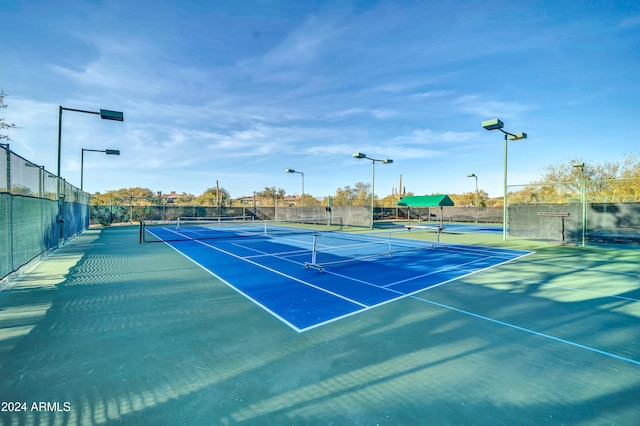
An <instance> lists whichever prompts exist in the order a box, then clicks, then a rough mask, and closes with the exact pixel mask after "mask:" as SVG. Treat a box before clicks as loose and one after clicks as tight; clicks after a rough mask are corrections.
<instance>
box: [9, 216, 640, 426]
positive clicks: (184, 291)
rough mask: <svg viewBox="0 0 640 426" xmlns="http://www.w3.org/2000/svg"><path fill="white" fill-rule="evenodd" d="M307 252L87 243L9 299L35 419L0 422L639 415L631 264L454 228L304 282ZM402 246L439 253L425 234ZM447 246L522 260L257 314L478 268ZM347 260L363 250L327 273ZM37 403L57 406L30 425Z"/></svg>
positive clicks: (92, 239)
mask: <svg viewBox="0 0 640 426" xmlns="http://www.w3.org/2000/svg"><path fill="white" fill-rule="evenodd" d="M338 232H341V231H339V230H338ZM300 238H302V236H301V235H298V234H293V233H292V234H291V235H289V236H287V235H281V236H279V237H276V238H273V241H271V242H267V240H268V238H266V237H264V236H262V237H260V236H251V237H249V238H234V239H233V241H231V239H229V240H227V241H224V240H225V239H224V238H217V239H211V240H208V239H203V240H200V241H198V242H196V241H187V240H183V241H171V242H167V244H164V243H158V244H139V243H138V241H139V228H137V227H126V226H123V227H111V228H93V229H90V230H88V231H85V232H84V233H83V234H82V235H80V236H79V237H78V238H76V239H75V240H73V241H71V242H69V243H68V244H65V245H64V246H63V247H62V248H61V249H59V250H58V251H56V252H55V253H54V254H53V255H51V256H50V257H49V258H48V259H46V260H45V261H44V262H42V263H40V264H39V265H37V266H36V267H34V268H33V269H32V270H30V271H28V273H25V274H24V275H23V276H22V277H21V278H20V279H19V280H18V281H16V282H14V283H12V284H11V285H10V286H8V287H6V288H4V289H3V290H2V292H1V297H0V337H1V338H0V354H1V355H0V375H2V377H3V380H2V381H1V382H0V395H1V396H2V398H0V399H2V401H3V402H8V401H15V402H26V403H27V404H29V406H28V408H29V409H28V410H23V411H15V410H14V411H7V410H4V411H1V412H0V419H1V420H0V423H2V424H6V425H19V424H52V425H64V424H83V425H85V424H91V425H93V424H106V425H110V424H144V425H146V424H219V425H273V424H296V425H298V424H308V425H325V424H353V425H375V424H390V425H391V424H393V425H422V424H476V425H496V424H505V425H512V424H532V425H541V424H584V425H586V424H634V423H636V422H637V419H639V418H640V405H639V404H638V402H637V397H638V395H639V394H640V327H638V323H639V321H640V303H639V302H640V266H639V265H640V253H639V252H638V250H608V249H599V248H589V247H586V248H582V247H568V246H557V245H547V244H542V243H532V242H529V241H524V240H517V239H512V240H510V241H507V242H503V241H501V236H500V235H494V234H491V233H477V234H467V233H451V234H447V233H446V232H445V234H443V235H442V241H441V244H442V245H446V246H447V247H446V248H445V247H439V246H437V245H436V246H435V247H424V248H419V249H412V250H408V251H406V252H399V253H397V254H393V255H392V256H382V257H381V258H380V257H379V256H378V257H375V258H372V259H369V260H367V259H362V260H358V261H356V262H347V263H344V264H335V265H333V266H332V265H330V264H327V263H329V261H328V260H327V257H323V256H322V255H321V253H320V252H317V253H316V254H317V255H318V258H317V259H316V264H317V265H321V264H323V262H324V263H325V264H326V266H325V270H324V272H320V271H319V270H318V268H316V267H309V268H308V269H307V268H305V267H304V263H305V262H309V259H310V255H311V254H312V253H313V251H312V250H311V249H309V247H307V246H306V244H307V243H305V245H303V244H302V243H301V242H299V241H298V242H295V241H290V240H296V241H297V240H299V239H300ZM322 238H324V236H323V237H319V238H318V239H322ZM381 238H383V239H384V238H385V237H381ZM398 239H400V238H398ZM407 239H416V242H414V243H415V244H418V243H422V244H429V243H434V242H437V241H436V235H435V234H434V233H424V234H421V235H420V236H418V235H417V234H416V235H413V233H412V236H411V238H407ZM218 240H220V241H218ZM262 240H265V241H262ZM280 240H283V241H280ZM276 241H280V242H279V243H276ZM203 243H204V244H203ZM234 243H235V244H239V245H240V246H235V245H234ZM317 243H318V242H317ZM205 244H209V245H211V246H214V247H216V248H215V249H214V248H211V247H208V246H206V245H205ZM273 244H280V246H277V245H273ZM456 244H461V245H465V246H466V245H472V246H474V248H475V249H478V250H480V248H482V249H484V248H486V249H488V250H489V251H490V252H491V253H493V255H494V256H496V257H502V255H503V254H507V253H509V252H511V251H514V252H516V253H530V254H527V255H525V256H516V257H515V258H513V259H511V260H510V261H504V260H506V259H505V258H503V259H502V261H500V262H498V261H492V262H490V261H488V260H483V261H482V262H486V265H485V266H486V267H484V268H477V269H476V267H473V269H469V270H468V273H466V274H460V275H458V276H457V278H455V277H454V276H449V277H448V280H447V279H444V278H443V279H442V280H434V281H430V282H431V283H436V282H439V283H443V282H444V284H441V285H435V284H434V285H431V286H430V285H429V284H426V285H424V290H418V289H415V290H407V291H405V292H404V294H403V295H401V296H400V297H398V298H396V299H393V298H388V299H384V298H380V299H375V300H372V301H368V302H366V303H363V302H362V300H361V299H359V298H360V297H361V296H362V295H363V294H368V292H360V291H358V292H355V291H354V292H353V293H354V294H352V295H351V297H352V298H354V299H356V298H358V299H357V300H359V301H360V303H362V304H363V305H366V308H365V307H362V309H361V310H358V309H356V310H355V311H353V313H347V314H345V313H344V312H341V313H339V312H335V313H333V314H331V315H328V316H327V317H324V319H322V320H319V319H316V316H318V315H326V314H327V313H326V312H324V311H322V310H320V311H318V313H317V314H316V315H315V316H313V315H308V314H307V313H304V315H300V316H298V317H296V316H295V315H294V316H293V317H289V316H288V315H290V314H291V312H293V311H287V309H288V308H285V309H284V310H280V309H281V308H280V307H274V306H272V307H270V308H268V309H267V308H266V307H267V306H268V304H267V303H270V302H268V301H269V300H271V299H277V300H280V301H281V302H282V303H283V304H287V303H288V304H290V303H291V302H292V301H293V300H295V297H294V296H295V294H297V295H300V294H302V295H306V293H297V291H296V292H294V293H295V294H294V293H292V294H290V295H287V294H286V292H287V289H288V288H290V287H293V286H296V284H295V283H296V282H297V281H296V279H301V278H299V277H304V278H306V280H309V281H311V280H319V281H313V282H314V283H318V282H319V283H321V282H322V281H323V280H326V281H333V280H336V282H340V283H341V284H340V285H339V286H337V287H341V286H342V285H343V282H344V281H343V278H340V277H339V275H345V277H349V279H353V278H354V277H357V278H358V279H360V280H362V281H366V282H367V283H373V284H374V285H373V286H369V285H367V286H368V287H371V294H378V292H381V291H383V290H386V289H385V288H384V286H385V285H387V284H389V283H390V282H391V281H389V280H398V279H399V278H398V277H400V276H406V277H410V278H413V280H412V281H416V282H418V281H421V280H422V278H416V277H417V276H418V275H419V273H418V272H417V271H413V270H412V269H413V268H415V269H420V270H422V273H423V274H424V273H427V272H429V271H432V270H434V268H435V269H436V270H437V269H441V268H443V267H445V266H448V267H452V269H458V268H460V266H459V265H462V264H463V263H465V261H466V262H468V261H470V260H473V259H476V258H475V257H472V256H470V255H469V254H466V255H464V256H462V257H463V259H464V260H452V259H449V258H448V257H446V256H454V257H455V256H457V255H456V253H457V251H459V250H458V249H455V248H454V249H453V250H450V249H452V248H453V247H451V246H453V245H456ZM176 247H179V248H180V250H182V249H183V248H184V249H185V250H186V249H187V248H189V250H193V251H194V252H198V253H200V252H201V253H203V254H202V255H201V256H202V257H201V258H200V259H199V262H203V263H204V262H205V260H207V259H208V258H209V257H217V256H219V257H220V259H218V260H216V261H215V265H214V266H211V268H212V269H213V273H212V272H211V271H209V270H208V269H205V268H203V267H201V266H199V265H198V264H196V263H195V261H198V259H195V261H194V259H193V258H194V257H196V254H195V253H193V257H191V256H189V257H187V255H188V254H189V253H186V254H183V253H182V252H179V251H178V248H176ZM280 249H282V253H285V254H286V255H283V256H282V258H279V256H280V255H279V254H278V253H280ZM220 250H227V251H229V253H230V254H223V253H221V252H220ZM256 250H259V251H267V252H268V253H269V255H268V256H263V255H262V254H261V253H259V252H256ZM296 251H300V252H301V254H300V256H297V255H296V254H295V252H296ZM422 251H424V252H425V253H421V252H422ZM416 252H417V253H419V254H415V253H416ZM302 253H304V255H303V254H302ZM441 256H445V257H441ZM343 257H344V258H347V257H349V258H351V257H353V255H352V254H350V255H348V256H347V255H344V256H335V255H334V257H333V258H331V259H332V260H341V259H340V258H343ZM409 259H410V260H409ZM433 259H438V261H434V262H435V263H430V262H431V261H432V260H433ZM249 261H252V262H256V263H257V265H254V266H252V267H249V266H248V265H250V262H249ZM385 262H389V263H385ZM421 262H422V263H421ZM231 265H234V266H231ZM274 265H275V266H276V267H273V266H274ZM371 265H377V266H373V267H372V266H371ZM383 265H384V266H383ZM404 265H414V266H413V267H408V266H404ZM225 268H227V269H226V270H225ZM267 268H272V269H274V270H277V271H278V272H279V273H283V272H284V273H286V274H290V275H292V277H294V275H293V274H294V273H295V274H296V275H295V277H296V279H290V278H287V279H282V277H281V275H280V274H274V273H272V272H270V274H274V275H277V276H278V277H280V278H277V279H276V278H275V277H271V278H268V279H267V280H266V281H265V280H264V277H265V276H266V275H263V272H262V271H267ZM351 268H354V270H353V271H351V272H350V270H351ZM403 268H404V269H403ZM392 271H393V272H392ZM472 272H473V273H472ZM387 273H388V275H386V277H385V274H387ZM218 274H220V278H219V277H218ZM229 274H231V275H229ZM430 277H431V276H427V277H424V279H425V280H426V281H429V280H431V278H430ZM227 280H228V281H229V282H227ZM278 280H281V283H280V284H278V292H279V294H280V296H278V297H274V296H273V295H268V297H264V298H263V299H260V297H262V296H263V295H262V294H260V293H259V292H253V290H247V289H245V288H244V287H243V286H244V285H246V283H253V284H252V285H253V286H257V285H258V283H260V282H263V281H264V282H265V283H266V284H267V286H272V285H274V284H275V283H276V281H278ZM305 282H307V281H305ZM394 282H395V281H394ZM314 285H316V284H314ZM377 287H381V288H377ZM241 291H245V292H246V293H247V294H242V293H241ZM323 293H326V292H325V291H323ZM336 293H337V292H336ZM248 294H251V295H252V296H251V298H249V297H248V296H247V295H248ZM337 294H340V295H341V296H343V297H344V296H345V294H344V293H342V292H340V293H337ZM296 297H297V296H296ZM305 297H306V296H305ZM260 300H262V301H261V302H260V303H261V304H262V305H258V304H256V301H260ZM328 300H329V301H334V299H333V296H332V297H331V298H328ZM290 318H294V320H295V321H297V319H296V318H300V319H301V322H300V323H297V322H296V323H294V320H292V319H290ZM284 320H286V321H288V322H289V323H290V324H286V323H285V322H283V321H284ZM292 324H296V325H295V326H292ZM302 330H304V332H299V331H302ZM33 402H49V403H51V404H53V403H56V402H57V403H59V405H57V406H56V405H50V406H49V409H48V410H42V411H38V410H33V409H31V405H30V404H32V403H33ZM65 403H68V405H65ZM55 407H60V410H59V411H56V410H53V409H52V408H55ZM66 407H68V410H66Z"/></svg>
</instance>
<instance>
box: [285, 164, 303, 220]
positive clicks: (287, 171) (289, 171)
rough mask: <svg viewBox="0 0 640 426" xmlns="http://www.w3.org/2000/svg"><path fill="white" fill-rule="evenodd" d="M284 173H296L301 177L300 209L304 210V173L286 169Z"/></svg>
mask: <svg viewBox="0 0 640 426" xmlns="http://www.w3.org/2000/svg"><path fill="white" fill-rule="evenodd" d="M285 173H298V174H300V175H301V176H302V208H303V209H304V173H303V172H299V171H297V170H294V169H286V170H285ZM303 213H304V212H303Z"/></svg>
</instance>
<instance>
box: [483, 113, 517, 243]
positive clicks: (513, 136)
mask: <svg viewBox="0 0 640 426" xmlns="http://www.w3.org/2000/svg"><path fill="white" fill-rule="evenodd" d="M482 127H484V128H485V129H487V130H500V131H501V132H502V133H504V199H503V203H504V206H503V208H502V240H503V241H506V240H507V145H508V142H509V141H510V140H511V141H517V140H520V139H526V138H527V134H526V133H524V132H518V133H509V132H507V131H506V130H504V129H503V127H504V123H503V122H502V121H500V120H499V119H497V118H494V119H493V120H486V121H483V122H482Z"/></svg>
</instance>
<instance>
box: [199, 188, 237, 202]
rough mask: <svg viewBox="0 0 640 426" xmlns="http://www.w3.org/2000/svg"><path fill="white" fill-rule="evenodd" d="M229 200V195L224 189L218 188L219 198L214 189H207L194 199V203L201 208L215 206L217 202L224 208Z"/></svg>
mask: <svg viewBox="0 0 640 426" xmlns="http://www.w3.org/2000/svg"><path fill="white" fill-rule="evenodd" d="M230 199H231V195H230V194H229V192H228V191H227V190H226V189H224V188H220V196H218V190H217V189H216V188H208V189H207V190H206V191H204V192H203V193H202V194H201V195H199V196H198V197H196V198H195V202H196V203H197V204H199V205H201V206H217V205H218V202H219V203H220V205H221V206H226V205H228V204H229V200H230Z"/></svg>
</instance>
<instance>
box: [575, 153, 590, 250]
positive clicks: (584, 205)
mask: <svg viewBox="0 0 640 426" xmlns="http://www.w3.org/2000/svg"><path fill="white" fill-rule="evenodd" d="M573 167H576V168H579V169H580V202H581V204H582V247H584V246H585V239H586V234H587V194H586V182H585V180H584V163H578V162H576V163H573Z"/></svg>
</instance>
